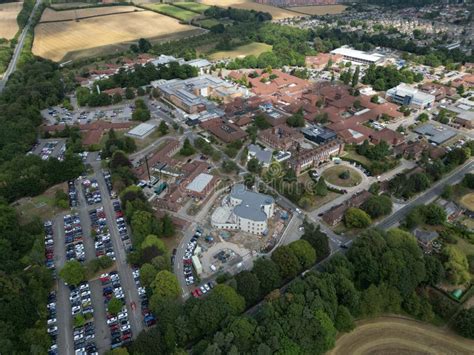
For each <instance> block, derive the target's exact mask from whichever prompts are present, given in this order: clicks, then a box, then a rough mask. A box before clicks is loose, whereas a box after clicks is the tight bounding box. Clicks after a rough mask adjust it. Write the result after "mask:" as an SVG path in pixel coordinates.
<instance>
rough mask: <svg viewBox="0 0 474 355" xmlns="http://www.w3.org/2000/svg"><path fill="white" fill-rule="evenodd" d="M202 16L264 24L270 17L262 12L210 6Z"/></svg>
mask: <svg viewBox="0 0 474 355" xmlns="http://www.w3.org/2000/svg"><path fill="white" fill-rule="evenodd" d="M204 15H206V16H207V17H212V18H216V19H225V18H228V19H231V20H234V21H238V22H264V21H270V20H271V19H272V15H270V14H269V13H268V12H263V11H254V10H250V11H249V10H243V9H237V8H234V7H228V8H226V9H225V8H222V7H217V6H211V7H210V8H208V9H207V10H206V11H204Z"/></svg>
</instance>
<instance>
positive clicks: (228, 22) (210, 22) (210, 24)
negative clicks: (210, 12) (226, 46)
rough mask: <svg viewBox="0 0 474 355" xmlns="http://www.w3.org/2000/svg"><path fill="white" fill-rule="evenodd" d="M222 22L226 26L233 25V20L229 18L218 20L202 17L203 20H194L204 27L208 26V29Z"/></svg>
mask: <svg viewBox="0 0 474 355" xmlns="http://www.w3.org/2000/svg"><path fill="white" fill-rule="evenodd" d="M221 23H222V24H223V25H224V26H227V25H231V24H232V21H231V20H227V19H222V20H217V19H215V18H205V19H202V20H195V21H194V24H196V25H199V26H201V27H203V28H207V29H210V28H211V27H213V26H216V25H219V24H221Z"/></svg>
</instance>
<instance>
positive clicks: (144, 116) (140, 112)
mask: <svg viewBox="0 0 474 355" xmlns="http://www.w3.org/2000/svg"><path fill="white" fill-rule="evenodd" d="M150 117H151V116H150V110H148V108H146V109H143V108H137V109H135V111H133V113H132V120H134V121H141V122H146V121H148V120H149V119H150Z"/></svg>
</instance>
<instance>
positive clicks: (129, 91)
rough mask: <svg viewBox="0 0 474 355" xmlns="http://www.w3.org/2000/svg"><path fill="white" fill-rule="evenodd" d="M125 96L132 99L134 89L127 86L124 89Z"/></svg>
mask: <svg viewBox="0 0 474 355" xmlns="http://www.w3.org/2000/svg"><path fill="white" fill-rule="evenodd" d="M125 98H126V99H127V100H132V99H134V98H135V91H134V90H133V89H132V88H130V87H127V88H126V89H125Z"/></svg>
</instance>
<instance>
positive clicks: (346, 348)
mask: <svg viewBox="0 0 474 355" xmlns="http://www.w3.org/2000/svg"><path fill="white" fill-rule="evenodd" d="M472 349H474V341H472V340H469V339H466V338H462V337H460V336H458V335H456V334H454V333H451V332H449V331H447V330H444V329H441V328H437V327H435V326H433V325H431V324H428V323H423V322H419V321H416V320H413V319H409V318H402V317H379V318H374V319H369V320H364V321H359V322H357V327H356V328H355V329H354V330H353V331H352V332H351V333H346V334H343V335H342V336H341V337H340V338H339V339H338V340H337V341H336V346H335V348H334V349H332V350H331V351H330V352H328V355H346V354H352V355H363V354H458V355H461V354H466V355H467V354H472Z"/></svg>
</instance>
